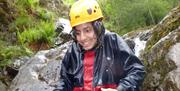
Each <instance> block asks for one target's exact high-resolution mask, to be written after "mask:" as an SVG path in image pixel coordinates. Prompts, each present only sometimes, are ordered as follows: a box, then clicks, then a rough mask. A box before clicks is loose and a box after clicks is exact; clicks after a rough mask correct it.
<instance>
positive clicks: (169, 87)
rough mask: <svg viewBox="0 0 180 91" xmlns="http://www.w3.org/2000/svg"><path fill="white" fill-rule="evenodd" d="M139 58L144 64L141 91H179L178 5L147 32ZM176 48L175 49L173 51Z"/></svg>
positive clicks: (179, 12)
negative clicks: (144, 70)
mask: <svg viewBox="0 0 180 91" xmlns="http://www.w3.org/2000/svg"><path fill="white" fill-rule="evenodd" d="M149 33H150V37H149V39H148V41H147V44H146V48H145V50H144V51H143V53H142V56H141V58H142V59H143V60H144V63H145V66H146V71H147V74H146V78H145V80H144V84H143V89H142V91H180V88H179V87H180V83H179V82H177V81H178V80H179V79H180V76H179V74H177V73H178V72H179V71H180V70H179V68H178V65H179V62H178V61H179V59H177V58H178V57H179V56H180V53H178V50H180V47H179V42H180V6H178V7H176V8H174V9H173V10H172V11H171V12H170V13H169V14H168V15H167V16H166V17H165V18H164V19H163V20H162V21H161V22H160V23H159V24H158V25H156V26H155V27H154V28H152V30H151V31H150V32H149ZM174 50H176V51H174Z"/></svg>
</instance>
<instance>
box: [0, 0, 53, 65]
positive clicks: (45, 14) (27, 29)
mask: <svg viewBox="0 0 180 91" xmlns="http://www.w3.org/2000/svg"><path fill="white" fill-rule="evenodd" d="M0 2H1V4H2V8H0V11H2V12H0V14H1V13H2V14H1V15H2V16H1V17H2V19H3V20H0V21H2V22H1V23H2V26H0V35H1V37H0V43H1V46H0V49H1V50H0V68H3V67H6V66H8V65H10V64H11V63H12V60H13V59H15V58H18V57H21V56H25V55H31V54H32V53H33V52H32V51H34V50H33V49H34V47H35V48H36V47H37V46H42V45H41V44H44V45H48V47H46V49H47V48H50V47H51V46H52V45H53V39H54V37H55V32H54V22H53V21H54V17H55V16H56V15H55V14H54V13H53V12H51V11H48V10H47V9H46V8H43V7H41V6H40V5H39V0H14V1H10V0H9V1H8V0H1V1H0ZM10 12H11V13H12V14H9V13H10ZM9 18H10V19H9ZM4 29H7V30H4ZM12 34H15V35H16V36H15V37H16V40H15V43H14V42H12V39H9V37H7V36H8V35H12ZM6 37H7V38H6ZM31 44H35V45H33V46H31ZM36 45H37V46H36ZM38 48H39V47H38ZM34 52H36V51H34Z"/></svg>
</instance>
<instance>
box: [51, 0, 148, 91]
mask: <svg viewBox="0 0 180 91" xmlns="http://www.w3.org/2000/svg"><path fill="white" fill-rule="evenodd" d="M102 18H103V15H102V12H101V9H100V7H99V5H98V3H97V2H96V1H95V0H79V1H77V2H76V3H75V4H73V5H72V7H71V10H70V22H71V26H72V29H73V30H72V36H73V38H74V42H73V44H72V46H71V47H70V48H69V49H68V51H67V53H66V55H65V57H64V59H63V61H62V68H61V73H60V84H59V86H57V89H55V90H54V91H139V87H140V85H141V83H142V81H143V79H144V74H145V71H144V66H143V64H142V63H141V61H140V60H139V59H138V58H137V57H136V56H135V55H134V54H133V53H132V51H131V49H130V48H129V47H128V45H127V44H126V43H125V42H124V41H123V39H122V38H121V37H120V36H118V35H117V34H115V33H112V32H106V33H105V28H104V26H103V23H102Z"/></svg>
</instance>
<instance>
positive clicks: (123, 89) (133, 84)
mask: <svg viewBox="0 0 180 91" xmlns="http://www.w3.org/2000/svg"><path fill="white" fill-rule="evenodd" d="M111 37H112V38H111V39H112V41H111V42H113V43H112V44H114V47H113V48H114V50H115V51H117V52H120V53H121V54H122V53H123V55H124V56H126V58H125V59H124V60H122V62H123V78H122V79H120V81H119V84H118V87H117V90H118V91H139V88H140V86H141V84H142V82H143V79H144V75H145V70H144V65H143V64H142V62H141V61H140V60H139V59H138V58H137V57H136V56H135V55H134V54H133V52H132V51H131V49H130V48H129V46H128V45H127V44H126V43H125V41H124V40H123V39H122V38H121V37H120V36H118V35H117V34H112V36H111Z"/></svg>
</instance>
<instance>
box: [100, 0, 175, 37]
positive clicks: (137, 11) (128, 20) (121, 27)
mask: <svg viewBox="0 0 180 91" xmlns="http://www.w3.org/2000/svg"><path fill="white" fill-rule="evenodd" d="M98 1H99V3H100V6H101V8H102V9H103V14H104V17H105V18H104V19H105V26H106V27H107V28H108V29H110V30H112V31H114V32H117V33H118V34H121V35H122V34H124V33H127V32H129V31H132V30H135V29H137V28H140V27H146V26H152V25H155V24H157V23H158V22H159V21H160V20H161V19H162V18H163V17H164V16H165V15H166V14H167V12H168V11H169V10H170V9H171V8H172V7H173V5H172V3H169V2H170V0H113V1H109V0H98ZM173 1H176V0H173Z"/></svg>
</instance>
